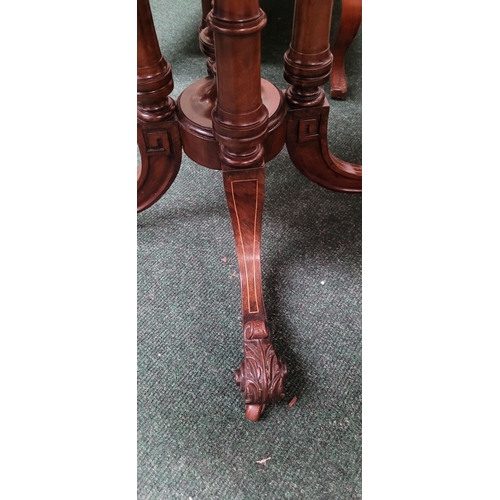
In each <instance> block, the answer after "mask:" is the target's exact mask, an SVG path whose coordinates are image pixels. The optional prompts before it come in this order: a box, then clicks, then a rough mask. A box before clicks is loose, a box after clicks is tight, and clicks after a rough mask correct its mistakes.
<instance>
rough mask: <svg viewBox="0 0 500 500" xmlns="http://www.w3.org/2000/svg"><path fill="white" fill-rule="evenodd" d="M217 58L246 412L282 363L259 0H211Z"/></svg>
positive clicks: (267, 395) (239, 374) (276, 387)
mask: <svg viewBox="0 0 500 500" xmlns="http://www.w3.org/2000/svg"><path fill="white" fill-rule="evenodd" d="M207 23H208V26H209V27H210V28H211V29H212V31H213V34H214V41H215V53H216V56H217V73H216V78H217V91H218V94H217V103H216V106H215V108H214V110H213V112H212V121H213V129H214V136H215V139H216V141H217V142H218V144H219V157H220V162H221V165H222V173H223V182H224V189H225V193H226V199H227V204H228V208H229V213H230V216H231V223H232V226H233V232H234V237H235V243H236V250H237V255H238V264H239V271H240V283H241V298H242V317H243V342H244V361H243V362H242V364H241V367H240V369H238V370H236V382H237V384H238V385H239V387H240V389H241V390H242V392H243V393H244V400H245V404H246V417H247V418H248V419H249V420H253V421H256V420H258V419H259V417H260V414H261V413H262V411H263V409H264V405H265V404H266V403H270V402H272V401H276V400H278V399H281V398H282V397H283V396H284V389H283V379H284V377H285V375H286V367H285V365H284V363H283V362H282V361H281V360H280V358H279V357H278V356H277V355H276V353H275V352H274V349H273V346H272V344H271V338H270V333H269V329H268V325H267V318H266V312H265V307H264V300H263V296H262V277H261V266H260V248H261V230H262V209H263V204H264V177H265V166H264V148H263V141H264V140H265V138H266V136H267V134H268V120H269V117H268V110H267V108H266V107H265V106H264V104H263V102H262V93H261V78H260V52H261V50H260V33H261V30H262V28H263V27H264V25H265V24H266V15H265V14H264V12H263V11H262V10H261V9H260V8H259V2H258V0H238V1H235V0H214V8H213V11H212V12H211V13H210V14H209V15H208V17H207Z"/></svg>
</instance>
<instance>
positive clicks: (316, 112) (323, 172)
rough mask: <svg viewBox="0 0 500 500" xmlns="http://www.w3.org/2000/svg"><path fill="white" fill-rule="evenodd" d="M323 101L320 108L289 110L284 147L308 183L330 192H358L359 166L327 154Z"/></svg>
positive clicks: (325, 114) (325, 117) (326, 112)
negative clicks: (313, 183) (309, 181)
mask: <svg viewBox="0 0 500 500" xmlns="http://www.w3.org/2000/svg"><path fill="white" fill-rule="evenodd" d="M329 111H330V105H329V104H328V101H327V100H326V98H325V99H324V101H323V105H322V106H314V107H310V108H296V109H293V108H292V109H290V110H289V112H288V125H287V134H286V146H287V149H288V153H289V155H290V158H291V160H292V162H293V163H294V165H295V166H296V167H297V168H298V169H299V171H300V172H301V173H302V174H304V175H305V176H306V177H307V178H308V179H310V180H311V181H313V182H315V183H316V184H319V185H320V186H323V187H324V188H326V189H330V190H333V191H342V192H345V193H360V192H361V178H362V175H361V165H356V164H354V163H348V162H346V161H343V160H340V159H339V158H337V157H336V156H334V155H332V154H331V153H330V151H329V150H328V137H327V129H328V114H329Z"/></svg>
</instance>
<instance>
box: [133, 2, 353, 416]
mask: <svg viewBox="0 0 500 500" xmlns="http://www.w3.org/2000/svg"><path fill="white" fill-rule="evenodd" d="M332 5H333V0H296V4H295V16H294V28H293V34H292V42H291V44H290V49H289V50H288V51H287V53H286V54H285V68H284V75H285V79H286V80H287V81H288V82H289V83H290V84H291V85H290V87H289V88H288V90H287V91H286V99H285V96H284V94H283V93H282V92H281V91H280V90H278V89H277V88H276V87H275V86H274V85H272V84H271V83H269V82H267V81H266V80H262V79H261V77H260V34H261V30H262V28H263V27H264V25H265V24H266V16H265V14H264V12H263V11H262V10H261V9H260V8H259V1H258V0H214V1H213V9H212V8H211V0H202V23H201V25H200V47H201V50H202V52H203V53H205V55H206V56H207V58H208V63H207V68H208V73H209V75H213V76H209V77H208V78H204V79H201V80H199V81H197V82H195V83H193V84H192V85H190V86H189V87H188V88H187V89H185V90H184V92H182V93H181V95H180V96H179V98H178V100H177V105H175V103H174V102H173V101H172V99H171V98H170V97H169V94H170V92H171V91H172V89H173V80H172V73H171V68H170V65H169V64H168V63H167V62H166V61H165V60H164V59H163V57H162V56H161V53H160V49H159V47H158V42H157V39H156V34H155V31H154V26H153V20H152V17H151V11H150V9H149V3H148V0H138V79H137V89H138V98H137V116H138V118H137V124H138V144H139V149H140V151H141V156H142V168H141V169H140V170H139V172H138V208H139V209H144V208H147V207H148V206H150V205H151V204H152V203H154V202H155V201H157V200H158V199H159V197H160V196H161V195H162V194H163V193H164V192H165V191H166V189H168V187H169V186H170V184H171V183H172V181H173V179H174V178H175V175H176V174H177V171H178V168H179V164H180V158H181V151H182V149H184V151H185V152H186V154H187V155H188V156H189V157H190V158H192V159H193V160H194V161H196V162H197V163H199V164H201V165H204V166H206V167H209V168H214V169H221V170H222V178H223V185H224V191H225V194H226V200H227V206H228V210H229V214H230V217H231V224H232V228H233V233H234V239H235V245H236V253H237V256H238V267H239V272H240V285H241V302H242V323H243V325H242V326H243V348H244V360H243V362H242V363H241V366H240V368H239V369H237V370H236V371H235V377H236V383H237V384H238V386H239V387H240V389H241V391H242V392H243V396H244V403H245V405H246V412H245V414H246V417H247V418H248V419H249V420H252V421H257V420H258V419H259V418H260V416H261V414H262V411H263V410H264V407H265V406H266V404H268V403H272V402H274V401H278V400H279V399H281V398H283V397H284V385H283V383H284V378H285V376H286V374H287V370H286V366H285V364H284V362H283V361H282V360H281V359H280V358H279V356H277V354H276V352H275V351H274V348H273V345H272V343H271V335H270V331H269V327H268V324H267V317H266V311H265V306H264V300H263V294H262V273H261V262H260V259H261V234H262V211H263V205H264V183H265V163H266V161H268V160H270V159H271V158H273V157H274V156H275V155H277V154H278V153H279V152H280V151H281V149H282V148H283V146H284V144H285V139H286V145H287V148H288V151H289V153H290V157H291V159H292V161H293V162H294V164H295V165H296V166H297V168H298V169H299V170H300V171H301V172H302V173H303V174H304V175H306V176H307V177H308V178H309V179H311V180H312V181H314V182H316V183H317V184H319V185H321V186H324V187H326V188H328V189H336V190H340V191H345V192H359V191H360V190H361V166H359V165H352V164H349V163H347V162H343V161H342V160H339V159H338V158H336V157H335V156H333V155H332V154H331V153H330V152H329V151H328V143H327V126H328V112H329V106H328V102H327V100H326V98H325V94H324V91H323V89H322V88H321V86H322V85H324V84H325V83H326V82H327V81H328V79H329V75H330V70H331V62H332V54H331V52H330V46H329V43H328V42H329V29H330V19H331V13H332Z"/></svg>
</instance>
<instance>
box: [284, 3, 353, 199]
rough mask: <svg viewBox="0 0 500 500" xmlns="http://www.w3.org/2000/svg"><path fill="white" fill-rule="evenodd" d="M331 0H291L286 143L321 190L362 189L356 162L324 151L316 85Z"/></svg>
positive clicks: (324, 123) (326, 50) (323, 62)
mask: <svg viewBox="0 0 500 500" xmlns="http://www.w3.org/2000/svg"><path fill="white" fill-rule="evenodd" d="M332 7H333V0H296V2H295V12H294V21H293V32H292V41H291V43H290V48H289V50H288V51H287V52H286V54H285V64H284V77H285V80H287V81H288V82H289V83H290V84H291V85H290V87H289V88H288V89H287V91H286V94H285V95H286V99H287V103H288V105H289V108H290V110H289V116H288V126H287V137H286V145H287V149H288V153H289V155H290V158H291V160H292V162H293V163H294V165H295V166H296V167H297V168H298V169H299V171H300V172H301V173H302V174H304V175H305V176H306V177H307V178H308V179H310V180H312V181H313V182H316V183H317V184H319V185H320V186H323V187H325V188H326V189H330V190H334V191H343V192H349V193H358V192H361V178H362V169H361V165H355V164H351V163H348V162H345V161H343V160H341V159H339V158H337V157H336V156H334V155H333V154H331V153H330V151H329V150H328V112H329V104H328V102H327V100H326V98H325V92H324V90H323V89H322V88H321V85H323V84H325V83H326V82H327V81H328V79H329V77H330V70H331V64H332V59H333V56H332V54H331V52H330V44H329V36H330V20H331V15H332Z"/></svg>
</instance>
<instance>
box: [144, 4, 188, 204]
mask: <svg viewBox="0 0 500 500" xmlns="http://www.w3.org/2000/svg"><path fill="white" fill-rule="evenodd" d="M173 88H174V80H173V78H172V69H171V67H170V64H169V63H168V62H167V61H165V59H164V58H163V56H162V54H161V51H160V46H159V45H158V39H157V37H156V31H155V28H154V24H153V16H152V14H151V8H150V5H149V0H137V144H138V146H139V153H140V156H141V163H140V165H139V168H138V171H137V211H138V212H141V211H142V210H145V209H146V208H148V207H150V206H151V205H153V203H155V202H156V201H158V200H159V199H160V198H161V196H162V195H163V194H164V193H165V192H166V191H167V189H168V188H169V187H170V185H171V184H172V182H173V181H174V179H175V177H176V176H177V173H178V171H179V167H180V164H181V157H182V145H181V137H180V134H179V127H178V124H177V121H176V120H175V114H174V111H175V103H174V101H173V99H172V98H171V97H169V94H170V93H171V92H172V89H173Z"/></svg>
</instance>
